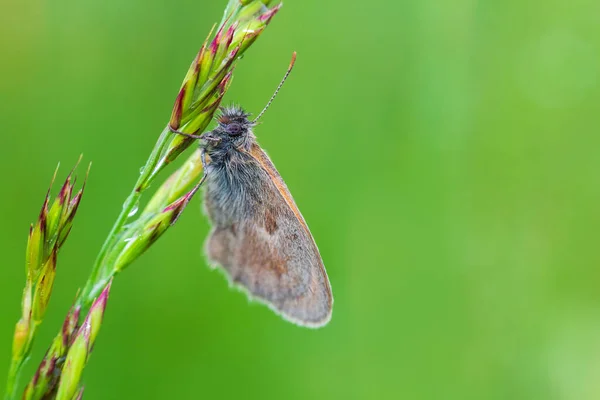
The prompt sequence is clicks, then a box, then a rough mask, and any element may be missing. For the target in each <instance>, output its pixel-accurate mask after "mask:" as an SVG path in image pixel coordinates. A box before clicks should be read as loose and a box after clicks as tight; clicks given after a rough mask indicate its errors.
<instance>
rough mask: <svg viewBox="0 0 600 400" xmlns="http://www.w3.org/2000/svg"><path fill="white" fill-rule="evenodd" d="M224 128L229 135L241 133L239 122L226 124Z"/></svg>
mask: <svg viewBox="0 0 600 400" xmlns="http://www.w3.org/2000/svg"><path fill="white" fill-rule="evenodd" d="M226 129H227V133H229V135H230V136H238V135H241V134H242V127H241V126H240V125H239V124H229V125H227V128H226Z"/></svg>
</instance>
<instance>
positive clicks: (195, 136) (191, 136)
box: [169, 124, 202, 139]
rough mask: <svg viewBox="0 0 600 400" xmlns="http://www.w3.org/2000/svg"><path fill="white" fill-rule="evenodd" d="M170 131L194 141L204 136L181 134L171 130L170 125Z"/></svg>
mask: <svg viewBox="0 0 600 400" xmlns="http://www.w3.org/2000/svg"><path fill="white" fill-rule="evenodd" d="M169 130H170V131H171V132H173V133H176V134H178V135H181V136H185V137H189V138H192V139H202V135H190V134H189V133H185V132H180V131H178V130H177V129H173V128H171V125H170V124H169Z"/></svg>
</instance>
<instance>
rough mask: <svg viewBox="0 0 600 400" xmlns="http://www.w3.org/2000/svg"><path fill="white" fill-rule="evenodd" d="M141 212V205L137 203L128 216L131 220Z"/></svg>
mask: <svg viewBox="0 0 600 400" xmlns="http://www.w3.org/2000/svg"><path fill="white" fill-rule="evenodd" d="M139 210H140V203H135V205H134V206H133V208H132V209H131V211H129V214H127V216H128V217H129V218H131V217H133V216H135V214H137V213H138V211H139Z"/></svg>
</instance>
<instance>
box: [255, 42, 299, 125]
mask: <svg viewBox="0 0 600 400" xmlns="http://www.w3.org/2000/svg"><path fill="white" fill-rule="evenodd" d="M295 62H296V52H294V54H292V61H290V66H289V67H288V70H287V72H286V73H285V75H284V76H283V79H282V80H281V82H279V86H277V89H275V93H273V96H271V99H270V100H269V102H268V103H267V105H266V106H265V108H263V110H262V111H261V112H260V114H258V117H256V118H255V119H254V121H252V122H253V123H254V122H256V121H258V120H259V119H260V117H262V116H263V114H264V113H265V111H267V109H268V108H269V106H270V105H271V103H272V102H273V100H274V99H275V96H277V93H279V90H280V89H281V87H282V86H283V84H284V82H285V80H286V79H287V77H288V76H290V72H292V68H294V63H295Z"/></svg>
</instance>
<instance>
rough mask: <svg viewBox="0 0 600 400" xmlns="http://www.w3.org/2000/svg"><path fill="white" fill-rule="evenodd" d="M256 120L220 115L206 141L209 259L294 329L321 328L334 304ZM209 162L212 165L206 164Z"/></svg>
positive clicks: (228, 111) (231, 111)
mask: <svg viewBox="0 0 600 400" xmlns="http://www.w3.org/2000/svg"><path fill="white" fill-rule="evenodd" d="M295 59H296V53H294V55H293V57H292V62H291V63H290V66H289V68H288V71H287V72H286V74H285V76H284V77H283V79H282V81H281V83H280V84H279V86H278V87H277V90H276V91H275V93H274V94H273V96H272V97H271V99H270V100H269V102H268V103H267V105H266V106H265V108H264V109H263V110H262V111H261V113H260V114H259V115H258V117H257V118H256V119H254V120H250V119H249V118H248V117H249V115H250V114H247V113H246V112H245V111H244V110H243V109H242V108H240V107H237V106H233V107H230V108H225V109H222V110H221V113H220V115H219V116H218V117H217V121H218V126H217V127H216V128H215V129H213V130H212V131H208V132H205V133H203V134H202V135H198V136H196V135H189V134H186V133H183V132H179V131H176V130H174V129H172V131H173V132H174V133H179V134H182V135H184V136H188V137H192V138H195V139H200V148H201V154H202V157H201V158H202V164H203V166H204V176H203V177H202V181H201V183H200V184H202V183H205V186H206V187H205V191H204V201H205V209H206V213H207V215H208V217H209V218H210V220H211V222H212V224H213V228H212V231H211V233H210V236H209V238H208V240H207V241H206V244H205V246H206V253H207V254H208V258H209V259H210V260H211V261H212V262H214V263H215V264H218V265H220V266H221V267H223V268H224V269H225V271H226V272H227V275H228V276H229V278H230V279H231V280H232V281H233V282H234V283H235V284H237V285H239V286H241V287H243V288H245V289H246V290H247V291H248V292H249V294H250V295H251V296H252V297H255V298H258V299H259V300H261V301H262V302H264V303H266V304H267V305H269V307H271V309H273V310H274V311H276V312H278V313H280V314H281V315H282V316H283V317H284V318H286V319H287V320H289V321H292V322H294V323H296V324H299V325H303V326H309V327H319V326H323V325H325V324H326V323H327V322H329V320H330V319H331V311H332V306H333V296H332V293H331V286H330V284H329V279H328V277H327V272H326V271H325V267H324V266H323V261H322V260H321V256H320V254H319V250H318V249H317V245H316V244H315V241H314V239H313V237H312V235H311V233H310V230H309V229H308V226H307V225H306V222H305V221H304V218H303V217H302V214H300V211H299V210H298V207H297V206H296V204H295V203H294V199H293V198H292V195H291V194H290V192H289V190H288V188H287V186H286V185H285V182H284V181H283V179H282V178H281V176H280V175H279V172H277V169H275V166H274V165H273V163H272V162H271V160H270V159H269V157H268V156H267V154H266V153H265V152H264V150H263V149H262V148H261V147H260V146H259V145H258V143H257V142H256V137H255V136H254V133H253V131H252V128H253V127H254V126H255V125H256V121H257V120H258V119H259V118H260V117H261V116H262V115H263V114H264V112H265V111H266V110H267V108H269V106H270V105H271V103H272V101H273V99H274V98H275V96H276V95H277V93H278V92H279V90H280V89H281V86H282V85H283V83H284V82H285V80H286V79H287V77H288V75H289V74H290V72H291V70H292V67H293V65H294V62H295ZM207 156H208V161H207Z"/></svg>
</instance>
